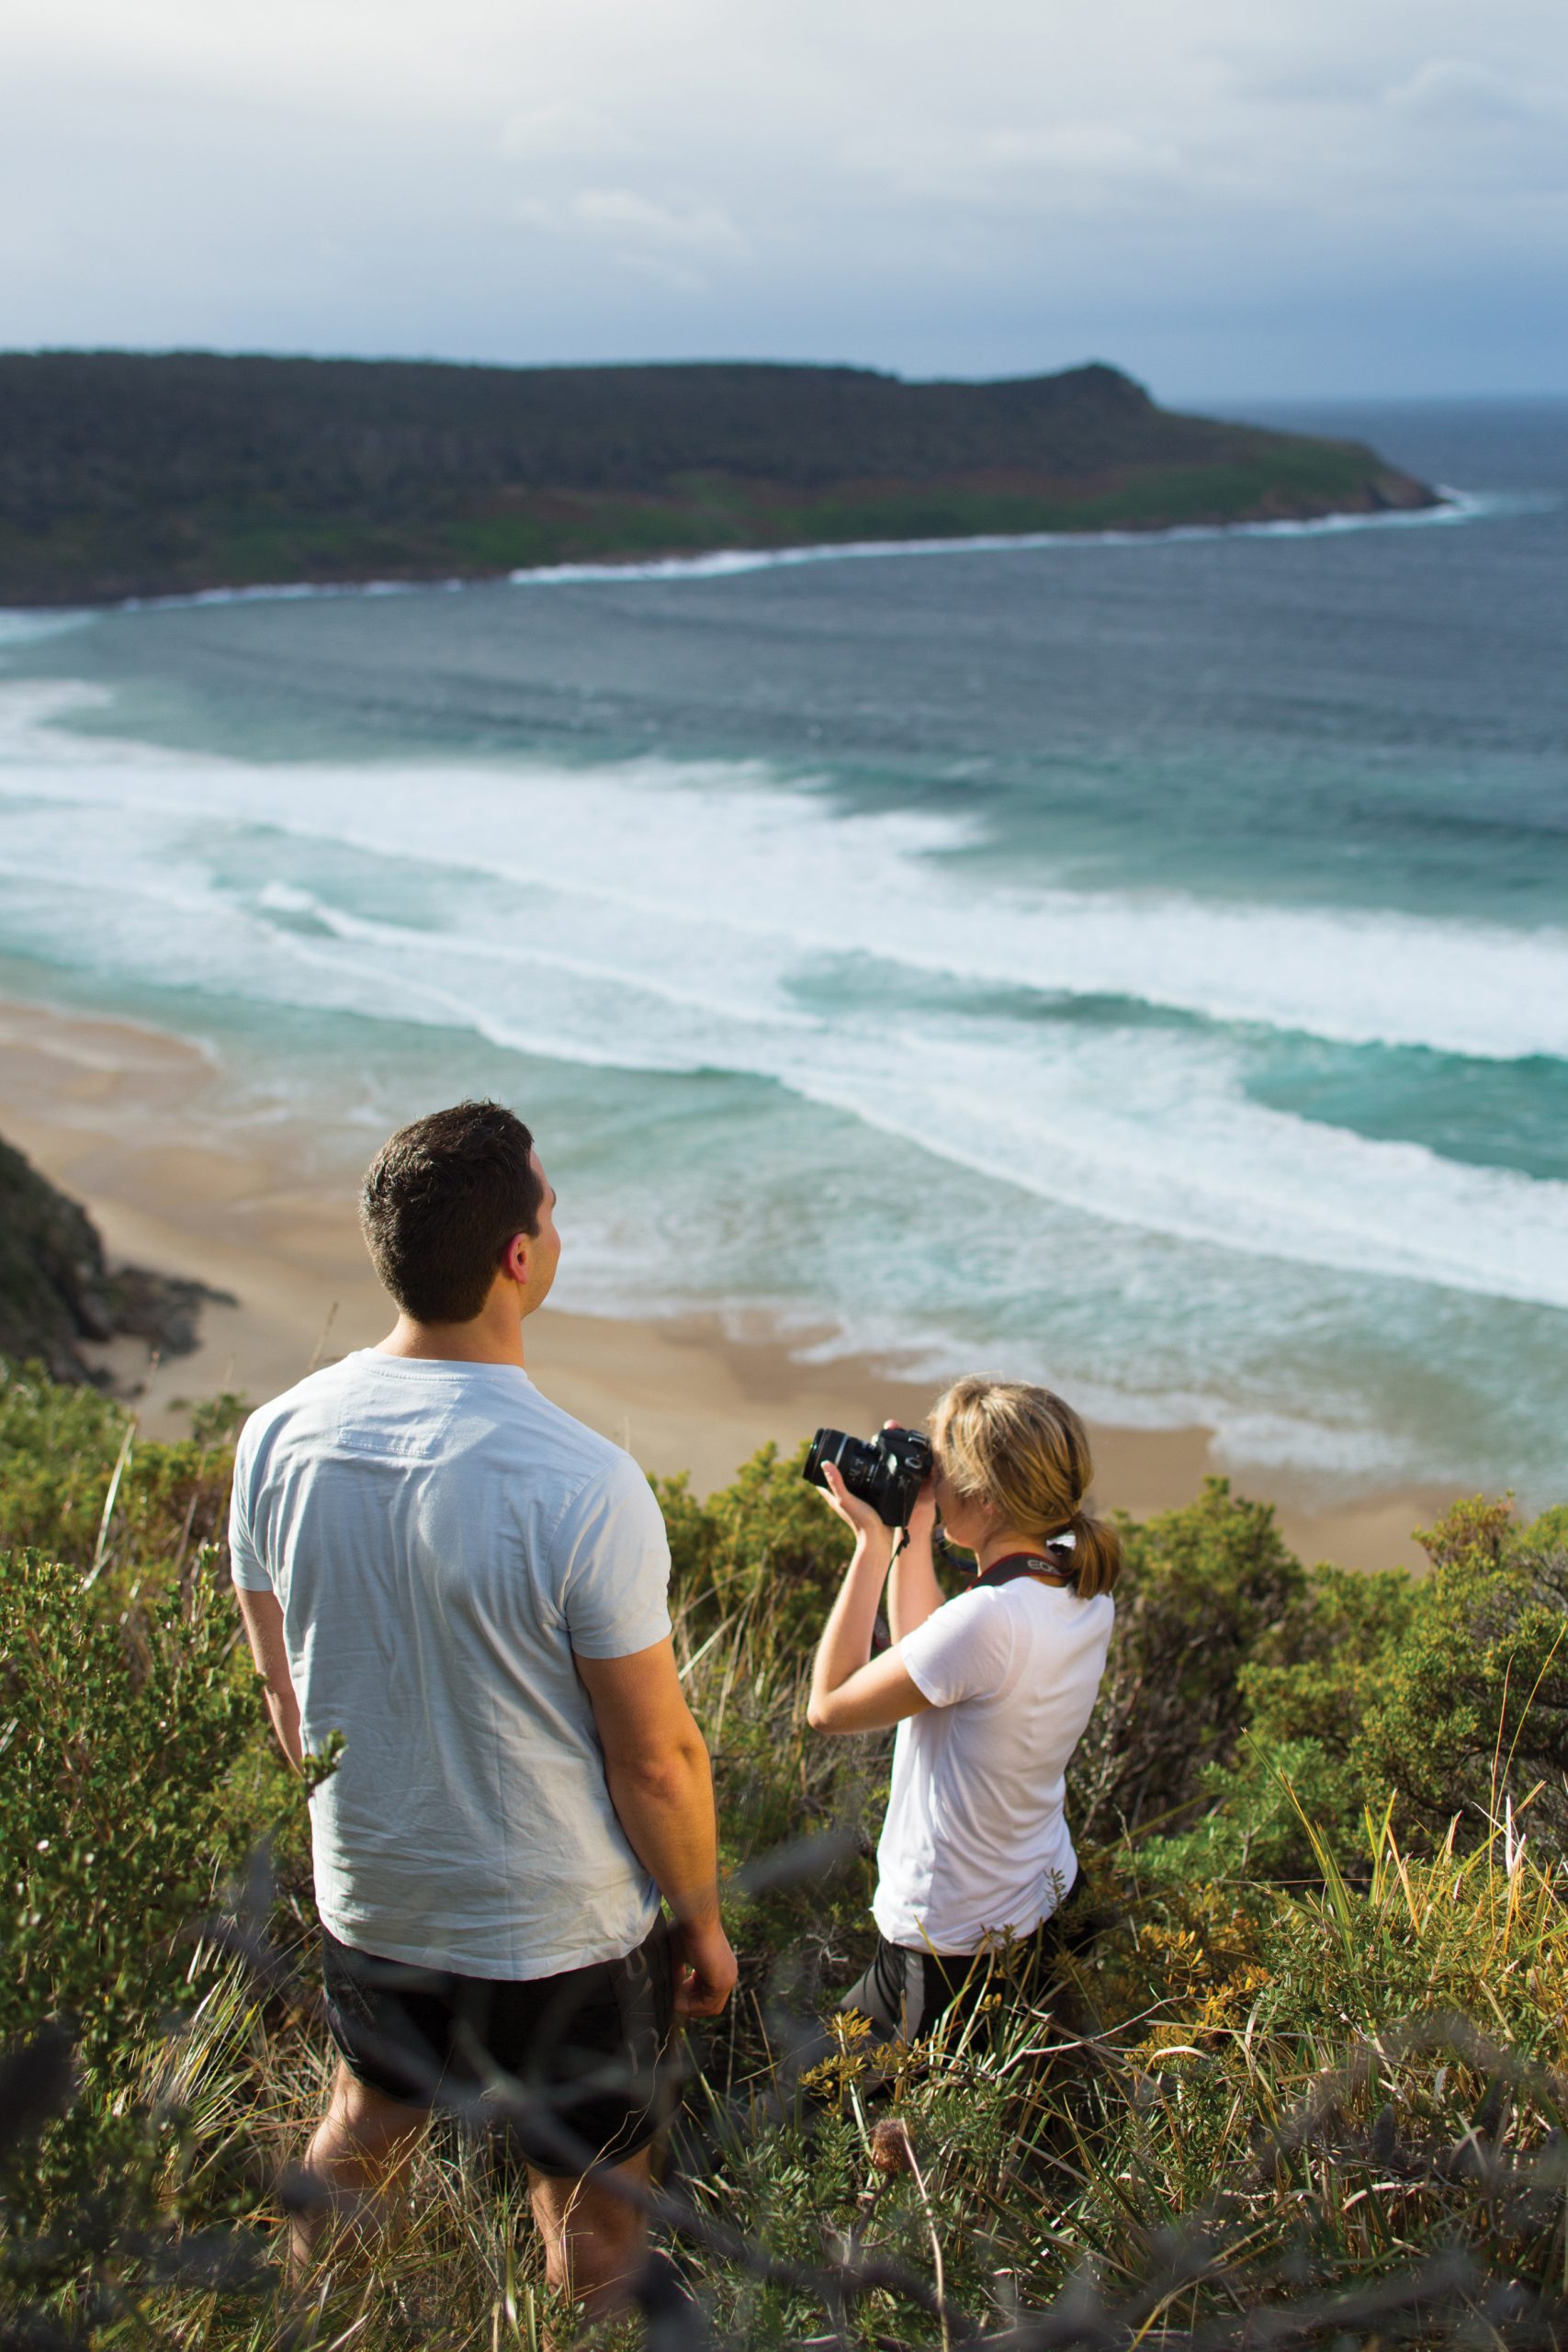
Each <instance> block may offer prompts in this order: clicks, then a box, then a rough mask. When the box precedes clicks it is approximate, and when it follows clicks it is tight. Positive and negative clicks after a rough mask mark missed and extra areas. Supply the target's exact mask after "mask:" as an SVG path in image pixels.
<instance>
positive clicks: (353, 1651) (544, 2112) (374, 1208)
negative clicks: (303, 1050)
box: [230, 1103, 736, 2316]
mask: <svg viewBox="0 0 1568 2352" xmlns="http://www.w3.org/2000/svg"><path fill="white" fill-rule="evenodd" d="M554 1209H555V1193H554V1191H553V1189H552V1188H551V1186H550V1184H549V1182H548V1181H547V1178H546V1176H545V1172H544V1170H543V1169H542V1168H541V1167H540V1165H539V1160H538V1157H537V1154H536V1152H535V1150H534V1147H533V1139H532V1137H531V1136H530V1135H529V1132H528V1130H527V1128H526V1127H525V1125H523V1123H522V1121H521V1120H520V1119H517V1118H515V1117H514V1116H513V1114H512V1113H511V1112H510V1111H507V1110H504V1109H502V1107H501V1106H500V1105H499V1104H497V1103H458V1104H457V1106H456V1107H455V1108H454V1109H452V1110H449V1111H439V1112H436V1113H434V1114H433V1115H432V1116H431V1117H429V1118H426V1119H420V1120H418V1121H416V1122H415V1123H414V1125H412V1126H409V1127H404V1128H403V1129H402V1130H401V1131H400V1133H399V1134H397V1135H395V1136H392V1138H391V1139H390V1141H389V1143H388V1144H387V1145H386V1146H385V1147H384V1148H383V1149H382V1150H381V1151H380V1152H379V1153H378V1156H377V1158H376V1159H375V1160H374V1161H373V1162H372V1164H371V1166H370V1169H369V1171H368V1173H367V1176H366V1179H365V1187H364V1192H363V1195H362V1198H361V1204H360V1213H361V1220H362V1223H363V1226H364V1230H365V1237H366V1240H367V1244H368V1246H369V1250H370V1255H371V1257H372V1259H373V1261H374V1262H375V1266H376V1271H377V1272H378V1275H379V1276H380V1278H381V1280H382V1282H383V1283H385V1285H386V1287H387V1289H388V1290H389V1292H390V1293H391V1295H392V1297H393V1299H394V1300H395V1302H396V1304H397V1306H398V1310H399V1312H398V1319H397V1323H396V1325H395V1327H394V1329H393V1330H392V1331H391V1333H390V1335H389V1337H388V1338H387V1339H385V1340H382V1342H381V1344H380V1346H379V1347H378V1348H371V1349H366V1350H363V1351H360V1352H358V1353H357V1354H355V1355H351V1356H348V1357H346V1358H345V1359H344V1361H343V1362H342V1363H337V1364H333V1365H332V1366H331V1367H330V1368H329V1369H328V1370H326V1371H324V1372H319V1373H315V1374H311V1375H310V1378H308V1379H306V1380H303V1381H301V1382H300V1384H299V1386H298V1387H297V1388H293V1389H290V1390H289V1391H288V1394H287V1395H286V1396H284V1397H278V1398H277V1399H276V1401H275V1402H274V1403H272V1404H270V1405H267V1406H265V1407H264V1408H262V1409H261V1410H260V1411H259V1412H257V1413H255V1414H253V1416H252V1417H251V1419H250V1420H249V1422H248V1423H247V1424H246V1427H245V1430H244V1433H243V1437H242V1438H241V1441H240V1446H239V1453H238V1458H237V1460H236V1463H235V1473H234V1499H233V1510H232V1518H231V1531H230V1535H231V1551H232V1555H233V1572H234V1581H235V1584H236V1586H237V1587H238V1588H239V1600H240V1607H241V1610H242V1611H243V1616H244V1621H245V1627H246V1631H247V1632H248V1634H249V1635H250V1640H251V1647H252V1650H253V1652H254V1657H255V1661H256V1667H257V1670H258V1672H259V1673H260V1674H261V1675H262V1677H263V1678H264V1680H265V1685H266V1694H267V1703H268V1706H269V1708H270V1711H271V1713H272V1719H273V1723H274V1725H275V1727H276V1732H277V1736H278V1739H279V1741H280V1742H281V1744H282V1746H283V1748H284V1750H285V1752H286V1754H287V1755H288V1758H289V1759H290V1761H291V1762H293V1763H294V1764H296V1765H298V1764H299V1761H300V1758H301V1756H302V1755H303V1754H304V1753H306V1752H308V1751H309V1752H320V1751H321V1749H323V1748H324V1747H326V1745H327V1743H328V1741H329V1739H330V1738H331V1736H332V1735H333V1733H341V1734H342V1735H343V1736H344V1749H343V1754H342V1758H341V1761H340V1762H339V1764H338V1766H337V1769H336V1770H335V1771H334V1772H333V1773H332V1774H331V1776H330V1777H329V1778H328V1779H327V1780H325V1781H323V1782H322V1783H321V1786H320V1787H319V1788H318V1789H317V1790H316V1792H315V1793H314V1795H313V1796H312V1798H311V1802H310V1813H311V1833H312V1839H313V1846H314V1857H315V1883H316V1900H317V1905H318V1908H319V1910H320V1912H321V1929H322V1938H321V1940H322V1951H323V1962H322V1965H323V1975H324V1982H325V1993H326V2015H327V2019H328V2023H329V2025H330V2028H331V2030H332V2034H333V2041H335V2043H336V2045H337V2048H338V2051H339V2052H340V2061H339V2065H338V2070H337V2075H336V2079H335V2081H334V2083H333V2089H332V2093H331V2097H330V2099H329V2102H328V2105H327V2109H326V2112H325V2114H324V2115H323V2117H322V2119H321V2123H320V2125H319V2126H318V2128H317V2131H316V2133H315V2136H314V2138H313V2139H312V2141H311V2143H310V2152H309V2154H308V2156H307V2159H306V2169H307V2172H308V2174H309V2175H310V2177H312V2178H313V2180H314V2182H315V2183H316V2184H317V2186H318V2187H319V2188H320V2190H321V2198H320V2201H319V2203H318V2204H317V2205H316V2207H315V2208H314V2209H313V2210H311V2211H307V2212H305V2213H304V2214H302V2215H301V2217H300V2218H299V2221H298V2222H296V2224H295V2233H294V2255H295V2259H296V2262H297V2263H303V2262H305V2261H306V2260H308V2259H309V2256H310V2252H311V2250H312V2247H313V2245H314V2244H315V2242H316V2239H317V2237H318V2235H319V2233H320V2232H321V2227H322V2225H323V2222H326V2221H329V2220H330V2219H332V2218H333V2216H335V2217H336V2219H337V2220H338V2222H340V2223H341V2222H347V2223H354V2222H367V2221H372V2220H373V2219H374V2217H375V2214H376V2211H377V2208H378V2200H380V2199H382V2198H384V2197H385V2196H386V2194H387V2192H388V2191H389V2189H391V2188H393V2187H394V2186H395V2184H396V2183H397V2181H398V2180H399V2178H400V2176H401V2174H402V2172H403V2171H404V2169H405V2167H406V2165H407V2164H408V2161H409V2159H410V2157H411V2155H412V2153H413V2149H414V2147H415V2145H416V2144H417V2142H418V2139H419V2137H420V2135H421V2133H422V2131H423V2128H424V2124H425V2121H426V2119H427V2117H428V2113H429V2110H430V2108H431V2106H432V2104H433V2101H434V2098H436V2097H437V2096H444V2097H446V2096H449V2097H463V2096H468V2097H473V2096H474V2095H476V2094H477V2093H478V2092H479V2090H480V2089H482V2087H483V2086H485V2085H486V2084H487V2083H488V2082H491V2081H493V2079H494V2076H495V2075H496V2074H497V2073H498V2072H500V2073H502V2074H504V2075H507V2076H509V2077H510V2078H512V2080H513V2081H514V2082H515V2083H517V2084H519V2085H521V2086H522V2090H523V2093H524V2096H525V2100H526V2103H527V2115H526V2120H525V2121H524V2123H523V2124H522V2125H521V2126H520V2127H518V2128H517V2131H516V2136H517V2138H518V2140H519V2141H520V2142H521V2144H522V2149H523V2153H524V2154H525V2156H526V2158H527V2162H528V2178H529V2188H530V2193H531V2196H532V2200H533V2209H534V2214H535V2218H536V2222H537V2223H538V2225H539V2228H540V2230H541V2231H542V2233H543V2234H544V2239H545V2245H546V2254H547V2269H548V2276H549V2280H550V2284H551V2285H552V2286H553V2287H556V2288H558V2289H559V2290H563V2291H565V2292H566V2293H568V2294H571V2295H574V2296H576V2297H578V2298H579V2299H581V2300H582V2301H584V2302H585V2303H587V2305H588V2306H589V2308H590V2310H591V2311H592V2312H593V2313H594V2314H595V2315H596V2316H597V2315H600V2314H602V2313H604V2312H609V2311H613V2310H615V2308H617V2307H618V2306H619V2304H620V2303H621V2302H622V2301H624V2300H625V2298H626V2292H627V2290H628V2289H629V2287H630V2285H631V2284H632V2283H633V2281H634V2280H635V2278H636V2277H637V2271H638V2269H639V2267H640V2265H641V2261H642V2259H643V2253H642V2245H643V2219H642V2215H641V2213H640V2211H638V2209H637V2206H636V2205H635V2204H634V2203H632V2202H629V2201H627V2199H626V2198H624V2197H618V2196H617V2195H615V2189H614V2185H613V2184H614V2182H615V2179H616V2178H619V2179H620V2180H621V2181H622V2182H623V2183H625V2184H630V2185H633V2186H635V2185H636V2184H638V2183H641V2182H645V2181H646V2180H647V2178H648V2172H649V2150H650V2147H651V2144H652V2143H653V2141H654V2139H655V2137H656V2135H657V2132H658V2131H659V2129H660V2125H661V2124H662V2123H663V2122H664V2121H666V2120H668V2109H669V2101H670V2098H671V2096H672V2094H671V2091H670V2089H669V2084H670V2081H671V2076H670V2075H669V2072H668V2064H667V2059H666V2047H667V2044H668V2042H669V2040H670V2036H671V2020H672V2018H675V2017H680V2016H688V2017H711V2016H714V2015H716V2013H717V2012H718V2011H719V2010H720V2009H722V2008H723V2007H724V2004H725V2002H726V2001H727V2000H728V1996H729V1993H730V1990H731V1987H732V1986H733V1985H734V1982H735V1975H736V1964H735V1958H734V1955H733V1953H732V1952H731V1951H730V1949H729V1945H728V1941H727V1940H726V1938H725V1934H724V1930H723V1928H722V1926H721V1924H720V1921H719V1912H718V1894H717V1863H716V1835H715V1826H714V1808H713V1784H712V1777H711V1773H710V1770H709V1765H708V1757H707V1750H706V1748H705V1746H704V1744H703V1739H702V1736H701V1734H700V1733H699V1731H698V1730H697V1727H696V1724H695V1723H694V1721H693V1719H692V1715H691V1712H690V1710H689V1709H688V1707H687V1705H686V1702H685V1699H684V1696H683V1695H682V1689H681V1684H680V1680H679V1678H678V1675H677V1671H676V1667H675V1660H674V1652H673V1648H672V1645H671V1638H670V1617H669V1612H668V1609H667V1606H666V1588H667V1585H668V1580H669V1572H670V1554H669V1547H668V1545H667V1544H666V1541H665V1535H664V1527H663V1522H662V1521H661V1519H660V1513H659V1509H658V1505H657V1504H656V1502H655V1501H654V1498H653V1496H652V1494H651V1492H650V1491H649V1486H648V1482H647V1480H646V1478H644V1476H642V1474H641V1472H640V1471H639V1470H638V1469H637V1465H636V1464H635V1463H634V1462H633V1461H632V1460H631V1459H630V1457H629V1456H628V1455H627V1454H626V1453H623V1452H622V1451H621V1450H620V1448H619V1447H617V1446H614V1445H612V1444H610V1443H609V1442H608V1441H607V1440H605V1439H604V1438H601V1437H598V1436H596V1435H594V1433H593V1432H592V1430H587V1429H585V1428H583V1426H582V1425H581V1422H578V1421H575V1420H573V1419H571V1417H570V1415H569V1414H567V1413H563V1412H562V1411H560V1410H559V1409H558V1408H557V1407H556V1406H554V1405H551V1404H549V1403H548V1402H547V1400H546V1399H545V1398H544V1397H541V1396H540V1394H539V1392H538V1390H537V1389H536V1387H535V1386H534V1385H533V1383H532V1382H531V1381H530V1380H529V1378H528V1375H527V1374H526V1372H525V1370H524V1364H523V1326H524V1323H525V1319H526V1317H528V1316H529V1315H531V1314H532V1313H533V1312H534V1310H535V1308H536V1307H537V1306H540V1305H541V1304H542V1303H543V1301H544V1298H545V1295H546V1294H547V1291H548V1289H549V1287H550V1283H551V1282H552V1281H553V1279H554V1276H555V1271H556V1265H557V1261H558V1258H559V1255H560V1241H559V1238H558V1235H557V1232H556V1228H555V1222H554ZM660 1894H662V1895H663V1896H664V1898H665V1900H666V1901H667V1902H668V1904H669V1905H670V1908H671V1913H672V1914H673V1917H674V1926H673V1928H672V1929H670V1928H666V1927H665V1926H664V1924H663V1923H662V1921H661V1919H660ZM563 2133H564V2134H566V2135H567V2137H566V2138H565V2139H564V2140H563V2139H562V2136H561V2135H562V2134H563ZM590 2165H592V2167H593V2168H592V2170H590V2169H589V2167H590ZM606 2167H609V2168H612V2169H611V2170H610V2171H609V2172H608V2174H606V2170H605V2168H606Z"/></svg>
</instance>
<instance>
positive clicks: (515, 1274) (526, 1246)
mask: <svg viewBox="0 0 1568 2352" xmlns="http://www.w3.org/2000/svg"><path fill="white" fill-rule="evenodd" d="M534 1241H535V1236H534V1235H533V1234H531V1233H514V1234H513V1237H512V1238H511V1240H510V1241H509V1242H508V1243H507V1245H506V1247H505V1249H504V1250H502V1253H501V1271H502V1273H503V1274H505V1275H506V1276H507V1278H508V1280H509V1281H511V1282H514V1283H525V1282H526V1281H527V1279H528V1258H529V1252H530V1251H531V1250H532V1249H533V1247H534Z"/></svg>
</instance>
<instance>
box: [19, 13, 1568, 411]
mask: <svg viewBox="0 0 1568 2352" xmlns="http://www.w3.org/2000/svg"><path fill="white" fill-rule="evenodd" d="M0 76H4V78H5V84H6V96H7V100H8V102H9V103H8V106H7V117H8V121H7V131H6V140H5V141H4V142H0V223H3V224H4V226H3V228H0V238H3V241H4V243H5V247H6V327H5V334H6V338H7V339H9V340H11V341H13V342H16V343H21V344H27V343H34V342H58V343H75V344H94V343H103V342H106V341H108V342H127V343H133V344H152V343H163V344H170V343H183V344H187V345H191V344H194V345H200V344H216V345H223V346H227V347H236V346H238V347H249V348H253V349H254V348H259V347H274V348H292V349H296V350H321V351H333V350H343V351H349V350H355V351H364V352H390V351H404V352H422V353H445V354H446V355H448V356H459V357H462V356H468V357H490V358H505V359H515V360H519V361H529V360H543V359H552V358H565V357H574V356H577V357H615V356H668V357H677V356H701V355H702V354H704V353H708V354H711V355H714V356H718V355H723V356H733V355H734V354H736V353H752V354H754V355H756V356H774V357H789V356H803V357H817V358H843V359H854V360H863V361H865V362H868V363H870V364H875V365H884V366H893V367H908V368H919V369H929V370H931V372H955V373H961V374H962V373H983V372H987V371H988V370H992V369H998V370H1013V369H1016V370H1019V371H1022V370H1024V369H1028V368H1045V367H1050V366H1055V365H1065V364H1067V363H1068V362H1070V361H1072V360H1074V359H1076V358H1081V357H1083V356H1087V355H1088V354H1089V353H1091V352H1100V353H1102V354H1104V355H1105V356H1110V357H1111V358H1114V359H1119V360H1122V361H1123V362H1124V363H1125V364H1127V365H1128V366H1129V367H1131V368H1134V371H1135V372H1139V373H1145V374H1149V375H1152V376H1153V377H1154V379H1155V383H1156V390H1165V391H1172V392H1179V393H1180V394H1181V396H1183V397H1188V396H1190V394H1191V393H1192V392H1193V391H1194V390H1196V389H1200V388H1201V386H1202V385H1203V384H1205V383H1207V384H1209V385H1212V386H1216V387H1220V386H1224V385H1228V384H1245V385H1247V386H1251V385H1256V384H1258V383H1259V382H1263V383H1265V384H1268V383H1269V382H1272V383H1274V384H1276V385H1277V387H1278V389H1280V390H1282V391H1297V390H1331V389H1333V387H1334V384H1335V383H1336V382H1337V383H1342V384H1344V385H1345V386H1346V387H1347V388H1349V389H1354V388H1356V387H1357V386H1358V385H1359V384H1365V383H1371V382H1374V381H1375V382H1383V381H1386V380H1387V379H1388V372H1389V371H1390V370H1393V369H1399V370H1404V380H1405V381H1408V382H1409V383H1411V384H1424V385H1426V386H1427V387H1428V388H1431V389H1440V388H1441V387H1442V386H1443V385H1444V384H1445V383H1450V382H1454V381H1456V380H1460V381H1462V382H1464V383H1466V384H1472V383H1475V382H1477V381H1483V380H1497V381H1499V382H1501V381H1503V380H1504V378H1503V373H1502V371H1503V370H1504V369H1505V368H1506V369H1508V370H1511V371H1514V370H1517V364H1518V363H1517V355H1518V354H1520V353H1524V354H1525V355H1526V356H1527V358H1529V369H1530V370H1533V373H1529V374H1528V380H1529V381H1530V382H1531V383H1535V384H1537V385H1539V387H1540V389H1549V388H1550V387H1551V385H1552V384H1553V383H1563V384H1568V319H1564V318H1563V317H1562V311H1563V306H1562V304H1561V303H1560V301H1558V300H1557V299H1556V289H1557V288H1558V287H1559V286H1560V285H1561V283H1562V280H1563V278H1564V277H1565V276H1568V205H1565V204H1563V203H1562V201H1561V200H1559V198H1560V194H1561V192H1562V190H1563V187H1564V179H1565V175H1568V137H1565V136H1564V135H1563V130H1562V121H1563V117H1564V113H1565V110H1568V7H1564V6H1562V0H1420V6H1412V5H1411V0H1267V5H1265V6H1258V5H1257V0H1182V6H1180V7H1179V8H1176V7H1172V6H1171V5H1170V0H1116V6H1114V7H1107V6H1105V4H1104V0H1049V5H1048V6H1042V5H1041V0H854V5H853V6H849V7H846V6H844V5H843V0H747V5H746V6H745V7H744V8H738V7H736V6H735V5H734V0H572V5H571V6H570V7H566V8H563V7H559V6H549V5H547V0H441V4H440V6H437V0H268V6H267V7H266V8H265V9H263V8H261V7H259V6H239V7H229V8H225V7H217V8H214V7H212V6H202V5H201V0H138V6H137V7H136V8H135V9H134V10H132V11H129V12H128V11H127V10H126V8H125V6H124V5H123V0H11V5H10V6H8V7H7V9H6V12H5V17H4V22H3V24H0ZM674 295H679V296H680V297H681V300H680V302H679V304H678V305H676V304H673V303H672V302H671V296H674ZM1396 317H1397V320H1398V326H1397V330H1396V329H1395V327H1394V325H1393V321H1394V320H1395V318H1396ZM1483 317H1484V319H1485V320H1486V321H1487V322H1488V323H1487V325H1486V326H1485V328H1484V329H1483V328H1482V326H1481V324H1480V322H1481V320H1482V319H1483ZM1184 355H1185V356H1184ZM1270 355H1273V356H1270ZM1303 355H1304V360H1303ZM1443 355H1447V356H1443ZM1500 355H1510V356H1500ZM1530 355H1534V356H1530ZM1303 365H1307V366H1310V367H1311V368H1313V369H1314V370H1315V371H1317V372H1315V373H1314V374H1313V375H1312V376H1311V378H1310V380H1308V379H1303V374H1302V372H1301V371H1302V368H1303ZM1486 370H1492V371H1493V375H1492V376H1490V377H1489V376H1487V374H1486V373H1485V371H1486ZM1510 380H1517V373H1516V374H1515V375H1514V376H1512V377H1511V378H1510Z"/></svg>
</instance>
